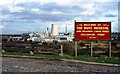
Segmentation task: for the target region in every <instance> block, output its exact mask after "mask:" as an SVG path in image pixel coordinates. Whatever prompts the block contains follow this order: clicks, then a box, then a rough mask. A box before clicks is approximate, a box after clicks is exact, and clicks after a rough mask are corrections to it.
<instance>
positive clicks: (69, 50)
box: [58, 42, 75, 56]
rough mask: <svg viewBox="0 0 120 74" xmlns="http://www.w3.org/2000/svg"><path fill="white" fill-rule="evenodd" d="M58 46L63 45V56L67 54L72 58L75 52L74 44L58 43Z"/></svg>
mask: <svg viewBox="0 0 120 74" xmlns="http://www.w3.org/2000/svg"><path fill="white" fill-rule="evenodd" d="M58 45H59V46H60V45H63V53H64V54H68V55H71V56H73V55H74V52H75V46H74V44H72V43H70V42H60V43H58Z"/></svg>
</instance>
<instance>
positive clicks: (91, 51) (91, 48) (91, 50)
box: [90, 42, 93, 57]
mask: <svg viewBox="0 0 120 74" xmlns="http://www.w3.org/2000/svg"><path fill="white" fill-rule="evenodd" d="M92 53H93V45H92V42H91V47H90V56H91V57H92V56H93V55H92Z"/></svg>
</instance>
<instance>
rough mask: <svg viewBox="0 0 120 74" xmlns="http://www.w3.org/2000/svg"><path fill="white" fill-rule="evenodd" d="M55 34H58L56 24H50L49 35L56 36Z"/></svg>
mask: <svg viewBox="0 0 120 74" xmlns="http://www.w3.org/2000/svg"><path fill="white" fill-rule="evenodd" d="M57 35H58V27H57V25H56V24H52V28H51V36H57Z"/></svg>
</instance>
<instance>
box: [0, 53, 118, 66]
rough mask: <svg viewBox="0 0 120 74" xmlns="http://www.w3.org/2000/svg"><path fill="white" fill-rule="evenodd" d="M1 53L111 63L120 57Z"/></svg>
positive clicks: (116, 62)
mask: <svg viewBox="0 0 120 74" xmlns="http://www.w3.org/2000/svg"><path fill="white" fill-rule="evenodd" d="M1 54H2V55H16V56H35V57H42V58H45V59H53V60H54V59H57V60H59V59H73V60H82V61H88V62H100V63H112V64H120V58H116V57H112V58H108V57H103V56H101V57H90V56H89V55H79V56H78V57H74V56H70V55H65V54H64V55H63V56H59V55H58V54H30V53H20V52H3V53H1Z"/></svg>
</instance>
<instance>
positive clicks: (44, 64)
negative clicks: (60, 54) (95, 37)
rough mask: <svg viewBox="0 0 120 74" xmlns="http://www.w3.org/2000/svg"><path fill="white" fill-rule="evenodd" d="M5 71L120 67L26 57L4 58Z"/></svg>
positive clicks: (79, 69) (114, 70) (111, 70)
mask: <svg viewBox="0 0 120 74" xmlns="http://www.w3.org/2000/svg"><path fill="white" fill-rule="evenodd" d="M2 71H4V72H120V68H119V67H109V66H99V65H88V64H81V63H75V62H65V61H56V60H55V61H50V60H40V59H26V58H8V57H3V58H2Z"/></svg>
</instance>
